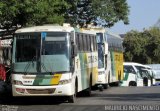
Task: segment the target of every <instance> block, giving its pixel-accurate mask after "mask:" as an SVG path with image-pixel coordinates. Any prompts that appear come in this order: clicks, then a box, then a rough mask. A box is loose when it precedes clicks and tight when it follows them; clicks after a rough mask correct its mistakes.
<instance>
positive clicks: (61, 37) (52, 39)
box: [41, 32, 70, 72]
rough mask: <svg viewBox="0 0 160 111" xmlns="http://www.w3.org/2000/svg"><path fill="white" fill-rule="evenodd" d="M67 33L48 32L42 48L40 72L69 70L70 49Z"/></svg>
mask: <svg viewBox="0 0 160 111" xmlns="http://www.w3.org/2000/svg"><path fill="white" fill-rule="evenodd" d="M68 35H69V34H67V33H56V32H55V33H48V34H47V37H46V39H45V41H44V42H43V48H42V50H43V51H42V57H41V59H42V60H41V62H42V72H46V71H47V72H48V71H49V72H61V71H69V70H70V61H69V58H70V56H69V55H70V50H69V47H70V45H69V43H70V42H69V38H68Z"/></svg>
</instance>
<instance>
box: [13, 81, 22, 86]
mask: <svg viewBox="0 0 160 111" xmlns="http://www.w3.org/2000/svg"><path fill="white" fill-rule="evenodd" d="M13 84H14V85H23V83H22V82H21V81H17V80H13Z"/></svg>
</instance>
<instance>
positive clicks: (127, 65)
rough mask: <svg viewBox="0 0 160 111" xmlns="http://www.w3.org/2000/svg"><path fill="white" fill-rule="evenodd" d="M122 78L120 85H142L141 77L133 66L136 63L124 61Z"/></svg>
mask: <svg viewBox="0 0 160 111" xmlns="http://www.w3.org/2000/svg"><path fill="white" fill-rule="evenodd" d="M123 65H124V78H123V81H122V83H121V86H143V78H142V76H141V75H140V73H139V71H138V70H137V68H136V67H135V65H137V63H132V62H124V63H123Z"/></svg>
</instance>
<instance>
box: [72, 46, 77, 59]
mask: <svg viewBox="0 0 160 111" xmlns="http://www.w3.org/2000/svg"><path fill="white" fill-rule="evenodd" d="M72 48H73V49H72V57H73V58H74V57H75V56H77V53H78V52H77V46H76V45H75V44H73V45H72Z"/></svg>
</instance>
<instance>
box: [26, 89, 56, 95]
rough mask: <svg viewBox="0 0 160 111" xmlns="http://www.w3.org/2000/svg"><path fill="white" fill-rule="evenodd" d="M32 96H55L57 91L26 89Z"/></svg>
mask: <svg viewBox="0 0 160 111" xmlns="http://www.w3.org/2000/svg"><path fill="white" fill-rule="evenodd" d="M26 90H27V92H28V93H30V94H53V93H54V91H55V89H26Z"/></svg>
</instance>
